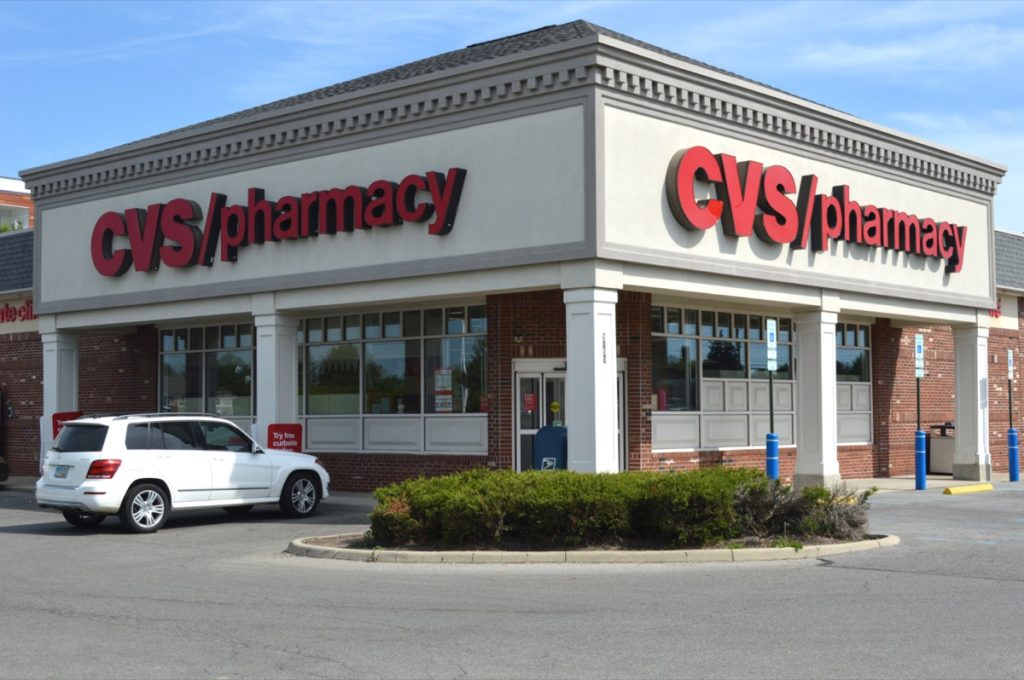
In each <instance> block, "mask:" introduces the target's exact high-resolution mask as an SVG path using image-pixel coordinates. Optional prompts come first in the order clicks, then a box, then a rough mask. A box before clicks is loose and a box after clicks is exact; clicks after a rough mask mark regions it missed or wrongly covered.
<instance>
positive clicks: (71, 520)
mask: <svg viewBox="0 0 1024 680" xmlns="http://www.w3.org/2000/svg"><path fill="white" fill-rule="evenodd" d="M61 512H62V514H63V515H64V519H66V520H67V522H68V524H70V525H71V526H73V527H78V528H80V529H88V528H89V527H94V526H99V524H100V523H101V522H102V521H103V520H105V519H106V518H107V516H106V515H97V514H96V513H95V512H84V511H82V510H62V511H61Z"/></svg>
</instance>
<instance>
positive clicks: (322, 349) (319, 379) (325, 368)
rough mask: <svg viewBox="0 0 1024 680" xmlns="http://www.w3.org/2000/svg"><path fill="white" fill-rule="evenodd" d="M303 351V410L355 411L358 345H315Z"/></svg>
mask: <svg viewBox="0 0 1024 680" xmlns="http://www.w3.org/2000/svg"><path fill="white" fill-rule="evenodd" d="M306 352H307V357H308V358H307V361H306V373H307V375H306V376H305V377H306V383H307V384H308V397H307V398H308V402H307V404H306V413H308V414H310V415H329V414H340V415H352V414H357V413H359V345H356V344H343V345H317V346H310V347H308V348H307V349H306ZM300 385H301V383H300Z"/></svg>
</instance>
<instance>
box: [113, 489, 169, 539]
mask: <svg viewBox="0 0 1024 680" xmlns="http://www.w3.org/2000/svg"><path fill="white" fill-rule="evenodd" d="M168 505H169V504H168V502H167V494H166V493H165V492H164V490H163V489H161V488H160V487H159V486H157V485H155V484H138V485H136V486H133V487H132V488H130V489H128V493H127V494H125V496H124V502H123V503H122V504H121V512H120V515H121V523H122V524H124V525H125V527H126V528H127V529H128V530H129V531H131V532H133V533H136V534H148V533H151V532H154V531H157V530H158V529H160V528H161V527H163V525H164V524H166V523H167V513H168V511H169V510H170V508H169V507H168Z"/></svg>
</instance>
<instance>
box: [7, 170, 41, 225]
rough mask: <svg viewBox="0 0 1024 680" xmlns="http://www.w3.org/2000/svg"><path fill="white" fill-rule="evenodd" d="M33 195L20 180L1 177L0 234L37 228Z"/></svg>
mask: <svg viewBox="0 0 1024 680" xmlns="http://www.w3.org/2000/svg"><path fill="white" fill-rule="evenodd" d="M35 220H36V211H35V207H34V206H33V204H32V194H31V193H30V192H29V190H28V189H26V188H25V183H24V182H22V181H21V180H20V179H10V178H8V177H0V234H6V233H9V232H12V231H19V230H21V229H31V228H32V227H33V226H35Z"/></svg>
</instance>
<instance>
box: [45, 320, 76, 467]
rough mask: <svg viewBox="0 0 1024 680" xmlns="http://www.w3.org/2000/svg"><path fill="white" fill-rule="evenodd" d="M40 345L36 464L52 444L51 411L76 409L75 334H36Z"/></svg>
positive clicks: (58, 411) (52, 412)
mask: <svg viewBox="0 0 1024 680" xmlns="http://www.w3.org/2000/svg"><path fill="white" fill-rule="evenodd" d="M39 339H40V340H41V341H42V344H43V415H42V416H41V417H40V418H39V465H40V469H42V464H43V454H45V453H46V450H47V449H49V448H50V446H51V445H52V444H53V414H54V413H60V412H63V411H77V410H78V336H77V335H75V334H74V333H58V332H51V333H40V334H39Z"/></svg>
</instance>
